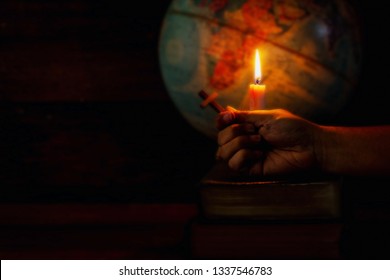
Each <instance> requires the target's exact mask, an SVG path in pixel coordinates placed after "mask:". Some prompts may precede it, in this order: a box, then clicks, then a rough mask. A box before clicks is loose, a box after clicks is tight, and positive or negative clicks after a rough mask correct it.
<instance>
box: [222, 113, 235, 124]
mask: <svg viewBox="0 0 390 280" xmlns="http://www.w3.org/2000/svg"><path fill="white" fill-rule="evenodd" d="M222 119H223V121H224V122H225V123H231V122H232V121H233V120H234V115H233V114H232V113H231V112H226V113H225V114H224V115H223V116H222Z"/></svg>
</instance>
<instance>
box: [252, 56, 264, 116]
mask: <svg viewBox="0 0 390 280" xmlns="http://www.w3.org/2000/svg"><path fill="white" fill-rule="evenodd" d="M261 78H262V75H261V64H260V53H259V50H256V57H255V83H254V84H250V85H249V110H262V109H264V108H265V85H263V84H261Z"/></svg>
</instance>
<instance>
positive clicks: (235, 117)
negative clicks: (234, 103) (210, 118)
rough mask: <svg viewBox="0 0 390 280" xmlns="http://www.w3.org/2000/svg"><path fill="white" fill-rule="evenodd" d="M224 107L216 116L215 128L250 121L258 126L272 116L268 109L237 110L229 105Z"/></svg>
mask: <svg viewBox="0 0 390 280" xmlns="http://www.w3.org/2000/svg"><path fill="white" fill-rule="evenodd" d="M226 109H227V110H226V111H224V112H222V113H220V114H219V115H218V118H217V128H218V129H220V130H221V129H223V128H225V127H227V126H229V125H231V124H234V123H251V124H253V125H254V126H255V127H259V126H260V125H261V124H262V123H264V121H265V120H267V119H269V118H270V117H272V114H271V113H270V112H269V111H268V110H256V111H239V110H236V109H234V108H233V107H230V106H228V107H227V108H226Z"/></svg>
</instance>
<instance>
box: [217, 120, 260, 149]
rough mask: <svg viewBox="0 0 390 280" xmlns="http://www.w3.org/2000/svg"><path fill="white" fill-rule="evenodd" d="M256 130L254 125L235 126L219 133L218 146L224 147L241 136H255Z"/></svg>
mask: <svg viewBox="0 0 390 280" xmlns="http://www.w3.org/2000/svg"><path fill="white" fill-rule="evenodd" d="M255 132H256V129H255V127H254V125H253V124H250V123H246V124H233V125H231V126H228V127H226V128H225V129H223V130H222V131H221V132H219V133H218V145H220V146H222V145H225V144H226V143H228V142H230V141H231V140H233V139H234V138H236V137H238V136H241V135H248V134H253V133H255Z"/></svg>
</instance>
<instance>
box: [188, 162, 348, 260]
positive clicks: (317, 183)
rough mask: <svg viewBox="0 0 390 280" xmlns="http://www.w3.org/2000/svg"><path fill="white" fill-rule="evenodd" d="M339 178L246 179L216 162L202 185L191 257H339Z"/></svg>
mask: <svg viewBox="0 0 390 280" xmlns="http://www.w3.org/2000/svg"><path fill="white" fill-rule="evenodd" d="M341 185H342V179H341V178H340V177H329V176H323V175H318V174H317V175H316V176H310V177H308V176H294V177H283V178H281V177H279V178H266V177H263V178H261V180H260V179H259V178H252V179H248V177H243V176H241V175H240V174H239V173H236V172H232V171H231V170H230V169H229V168H228V166H227V165H226V164H225V163H223V162H218V163H217V164H216V165H215V166H214V168H213V169H212V170H211V171H210V172H209V174H207V175H206V176H205V177H204V178H203V180H202V181H201V182H200V186H199V206H200V213H201V215H200V216H199V217H198V219H197V220H195V221H194V222H193V223H192V227H191V251H192V254H193V256H194V257H195V258H217V259H241V258H258V259H286V258H287V259H338V258H340V239H341V231H342V223H341V221H342V207H341V200H342V199H341V197H342V195H341Z"/></svg>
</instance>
